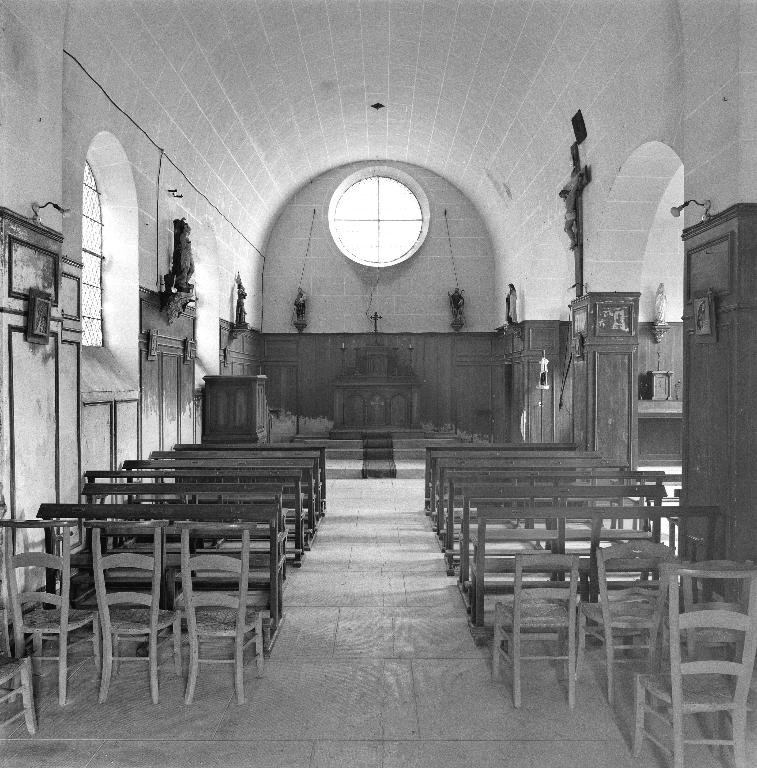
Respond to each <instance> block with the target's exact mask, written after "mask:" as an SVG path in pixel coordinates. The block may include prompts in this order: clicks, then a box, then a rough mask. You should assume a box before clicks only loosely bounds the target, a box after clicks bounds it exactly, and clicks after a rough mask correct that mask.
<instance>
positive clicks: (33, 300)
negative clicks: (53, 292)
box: [26, 288, 53, 344]
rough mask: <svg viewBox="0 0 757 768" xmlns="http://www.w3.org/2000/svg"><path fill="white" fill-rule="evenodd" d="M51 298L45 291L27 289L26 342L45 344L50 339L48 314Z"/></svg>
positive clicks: (50, 310)
mask: <svg viewBox="0 0 757 768" xmlns="http://www.w3.org/2000/svg"><path fill="white" fill-rule="evenodd" d="M52 306H53V302H52V297H51V296H50V294H49V293H45V291H39V290H37V289H36V288H29V306H28V311H27V316H26V340H27V341H28V342H30V343H32V344H47V342H48V340H49V339H50V313H51V312H52Z"/></svg>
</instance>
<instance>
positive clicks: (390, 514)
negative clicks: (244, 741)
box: [215, 479, 638, 768]
mask: <svg viewBox="0 0 757 768" xmlns="http://www.w3.org/2000/svg"><path fill="white" fill-rule="evenodd" d="M289 574H290V575H289V576H288V580H287V588H286V592H285V604H286V621H285V623H284V626H283V627H282V630H281V632H280V635H279V638H278V640H277V642H276V645H275V646H274V649H273V652H272V655H271V659H270V662H269V664H268V666H267V670H266V674H265V678H266V679H265V683H266V684H265V685H264V686H261V688H260V689H259V690H258V691H257V692H254V693H253V694H252V701H251V703H252V705H253V706H251V707H244V708H242V709H235V708H233V707H232V708H230V709H229V711H228V712H227V714H226V717H225V718H224V721H223V722H222V723H221V726H220V728H219V730H218V731H217V732H216V734H215V737H216V738H229V739H238V738H249V737H250V736H249V734H250V733H260V732H265V731H269V732H271V733H275V734H277V737H279V738H282V739H285V738H292V737H293V734H294V733H295V732H296V733H297V736H298V737H299V738H303V739H313V740H315V743H314V748H313V754H312V759H311V763H310V765H311V766H318V767H319V768H321V767H323V768H329V767H331V766H342V765H343V766H349V767H350V768H352V767H355V766H360V767H361V768H362V767H363V766H365V767H366V768H374V767H379V766H382V767H383V768H408V767H409V766H412V767H413V768H415V767H416V766H419V767H424V766H429V767H431V766H433V767H434V768H438V766H440V765H444V766H445V768H457V766H466V768H487V767H488V766H497V767H498V768H501V766H502V765H504V764H507V765H513V766H530V765H538V766H540V768H550V767H551V766H555V767H556V766H571V765H576V766H579V765H580V766H585V765H590V764H592V763H593V764H595V765H609V764H613V765H614V767H615V768H623V767H624V766H629V768H630V766H632V765H638V763H635V762H634V761H633V760H632V758H631V755H630V754H629V750H628V748H627V746H626V743H625V741H624V739H623V736H622V735H621V733H620V732H619V730H618V728H617V727H616V725H615V723H614V721H613V717H612V715H611V714H610V713H609V711H608V708H607V707H606V706H603V705H602V702H601V701H600V702H598V704H599V705H598V706H597V703H594V704H590V703H589V701H588V700H587V699H591V698H593V697H596V696H597V693H598V691H597V688H596V683H595V681H594V679H593V675H592V674H591V673H589V674H587V675H586V677H587V678H588V679H587V683H586V685H585V686H584V685H579V697H580V696H581V694H582V693H583V694H584V699H583V706H579V707H577V708H576V710H575V711H574V712H573V713H572V714H571V713H570V712H569V710H568V707H567V702H566V701H565V700H564V696H563V691H562V686H560V685H559V683H558V681H557V674H556V671H555V670H554V669H553V668H550V666H549V665H548V664H547V665H544V664H542V665H541V667H542V668H541V670H539V664H538V663H537V664H536V665H535V666H533V665H528V666H527V667H526V674H527V675H529V682H525V683H524V702H523V708H522V709H521V710H520V711H516V710H514V708H513V707H512V703H511V698H510V688H509V685H501V684H496V683H494V682H493V681H492V680H491V663H490V657H491V652H490V649H489V647H486V646H485V647H480V648H477V647H476V645H475V644H474V642H473V639H472V637H471V634H470V632H469V630H468V624H467V614H466V612H465V607H464V604H463V601H462V599H461V596H460V593H459V591H458V589H457V587H456V585H455V581H454V580H453V579H451V578H449V577H448V576H446V574H445V570H444V562H443V558H442V555H441V553H440V550H439V547H438V545H437V544H436V541H435V537H434V534H433V533H432V532H431V526H430V522H429V518H428V517H426V515H425V514H424V512H423V484H422V481H420V480H385V479H384V480H362V481H354V480H333V481H330V483H329V489H328V514H327V516H326V517H325V518H324V519H323V522H322V527H321V529H320V532H319V534H318V537H317V539H316V542H315V544H314V547H313V550H312V551H311V552H309V553H308V555H307V557H306V559H305V563H304V566H303V568H302V569H301V570H299V571H295V570H290V571H289ZM545 667H546V668H545ZM529 670H530V674H529ZM579 701H580V699H579ZM283 702H286V704H283ZM594 702H597V699H596V698H594ZM566 741H568V745H567V746H566Z"/></svg>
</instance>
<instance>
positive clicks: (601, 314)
mask: <svg viewBox="0 0 757 768" xmlns="http://www.w3.org/2000/svg"><path fill="white" fill-rule="evenodd" d="M596 333H597V336H633V313H632V308H631V306H630V305H629V304H614V303H610V302H598V303H597V327H596Z"/></svg>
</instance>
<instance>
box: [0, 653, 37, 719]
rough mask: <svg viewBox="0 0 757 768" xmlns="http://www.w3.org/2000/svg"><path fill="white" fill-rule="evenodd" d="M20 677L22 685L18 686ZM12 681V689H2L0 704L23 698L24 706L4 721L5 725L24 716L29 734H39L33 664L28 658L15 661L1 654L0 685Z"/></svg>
mask: <svg viewBox="0 0 757 768" xmlns="http://www.w3.org/2000/svg"><path fill="white" fill-rule="evenodd" d="M17 677H20V679H21V683H20V685H16V678H17ZM9 680H10V681H11V687H10V688H6V687H3V688H0V704H3V703H5V702H6V701H10V700H11V699H15V698H16V697H17V696H21V698H22V700H23V703H24V706H23V709H22V710H21V711H20V712H18V713H17V714H15V715H12V716H11V717H9V718H8V719H7V720H5V721H4V723H3V724H4V725H5V724H7V723H10V722H13V721H14V720H15V719H16V718H19V717H21V715H23V716H24V719H25V720H26V730H27V731H29V733H32V734H34V733H36V732H37V717H36V715H35V714H34V690H33V688H32V662H31V659H30V658H29V657H28V656H24V657H23V658H22V659H14V658H12V657H11V656H5V655H2V654H0V685H2V686H5V684H6V683H7V682H8V681H9Z"/></svg>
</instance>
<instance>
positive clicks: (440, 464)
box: [431, 451, 606, 533]
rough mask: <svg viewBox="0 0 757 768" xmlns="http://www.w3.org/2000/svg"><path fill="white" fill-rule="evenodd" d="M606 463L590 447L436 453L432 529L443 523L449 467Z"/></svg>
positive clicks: (433, 476) (582, 465) (433, 470)
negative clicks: (583, 448) (438, 455)
mask: <svg viewBox="0 0 757 768" xmlns="http://www.w3.org/2000/svg"><path fill="white" fill-rule="evenodd" d="M603 464H606V462H605V461H604V459H603V458H602V457H601V456H600V455H599V454H598V453H596V452H590V451H580V452H579V451H508V452H504V453H503V452H499V451H495V452H492V453H488V452H484V451H482V452H479V453H478V454H477V455H476V456H475V457H474V456H462V457H459V456H454V457H449V456H447V457H438V458H436V459H435V460H434V466H433V469H432V483H433V485H432V489H431V501H432V504H433V506H432V508H431V516H432V522H433V524H434V530H435V531H436V532H437V533H438V532H439V530H440V526H442V525H443V523H444V509H443V508H444V499H443V497H442V494H443V489H444V485H445V475H446V473H447V472H448V471H450V470H452V469H466V468H474V469H482V470H483V469H498V468H500V467H508V466H517V467H523V468H524V469H528V468H535V469H541V468H542V467H562V466H565V467H593V466H600V465H603Z"/></svg>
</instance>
